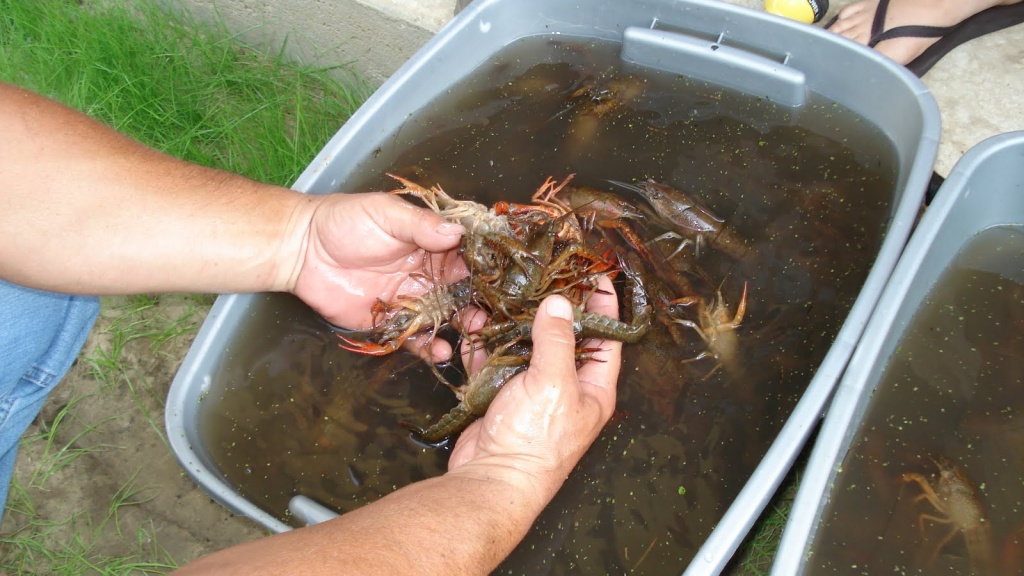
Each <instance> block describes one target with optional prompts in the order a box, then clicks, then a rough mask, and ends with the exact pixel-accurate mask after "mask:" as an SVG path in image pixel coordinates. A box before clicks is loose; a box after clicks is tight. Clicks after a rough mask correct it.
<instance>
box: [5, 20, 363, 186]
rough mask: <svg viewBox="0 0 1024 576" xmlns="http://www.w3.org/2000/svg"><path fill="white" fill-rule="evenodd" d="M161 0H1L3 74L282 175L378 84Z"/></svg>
mask: <svg viewBox="0 0 1024 576" xmlns="http://www.w3.org/2000/svg"><path fill="white" fill-rule="evenodd" d="M157 4H158V3H157V2H148V1H147V2H126V1H125V0H121V1H112V0H103V1H92V2H86V3H85V4H84V5H79V4H78V3H77V2H71V1H68V0H0V79H2V80H5V81H8V82H11V83H14V84H19V85H22V86H25V87H27V88H31V89H33V90H36V91H38V92H41V93H43V94H46V95H48V96H51V97H53V98H55V99H57V100H60V101H61V102H64V103H65V104H67V105H69V106H71V107H73V108H76V109H79V110H82V111H84V112H86V113H87V114H89V115H90V116H93V117H95V118H97V119H99V120H101V121H103V122H105V123H107V124H109V125H111V126H113V127H115V128H117V129H118V130H120V131H122V132H124V133H126V134H128V135H130V136H133V137H134V138H136V139H138V140H141V141H142V142H144V143H146V144H149V145H151V146H153V147H155V148H158V149H160V150H163V151H165V152H167V153H168V154H171V155H173V156H177V157H179V158H183V159H185V160H189V161H192V162H196V163H199V164H203V165H206V166H215V167H218V168H223V169H226V170H230V171H232V172H238V173H240V174H245V175H247V176H249V177H251V178H254V179H257V180H260V181H263V182H270V183H275V184H281V185H289V184H291V183H292V182H294V180H295V179H296V178H297V177H298V175H299V173H301V171H302V169H304V168H305V167H306V166H307V165H308V164H309V162H310V161H311V160H312V158H313V156H314V155H315V154H316V153H317V152H319V150H320V148H322V147H323V144H324V143H325V142H326V141H327V140H328V139H329V138H330V136H332V135H333V133H334V132H335V131H336V130H337V129H338V128H339V127H340V126H341V124H342V123H343V122H344V121H345V119H347V118H348V116H349V115H350V114H351V113H352V112H353V111H354V110H355V109H356V108H357V107H358V106H359V104H361V103H362V101H363V100H364V99H365V97H366V95H367V94H368V92H369V90H368V87H367V86H366V85H365V84H364V83H362V82H361V81H359V80H358V78H357V77H356V76H354V75H353V74H351V73H348V72H347V71H345V70H343V69H341V68H313V67H302V66H295V65H289V64H287V63H286V61H285V60H284V58H283V56H281V54H280V52H273V53H269V54H268V53H261V52H258V51H254V50H252V49H250V48H248V47H246V46H244V45H242V44H241V43H240V42H238V41H237V40H236V39H235V38H234V37H232V36H231V35H230V34H229V33H228V32H227V30H226V29H224V27H223V26H220V25H217V24H200V23H198V22H195V21H193V20H192V19H191V18H190V17H189V16H188V15H187V14H186V13H183V12H176V13H175V15H173V16H172V15H170V14H169V13H168V12H165V11H163V10H161V9H160V8H159V7H158V6H157Z"/></svg>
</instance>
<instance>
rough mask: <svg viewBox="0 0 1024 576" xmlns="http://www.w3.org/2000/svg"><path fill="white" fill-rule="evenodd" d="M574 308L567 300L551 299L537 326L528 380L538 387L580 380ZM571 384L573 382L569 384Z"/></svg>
mask: <svg viewBox="0 0 1024 576" xmlns="http://www.w3.org/2000/svg"><path fill="white" fill-rule="evenodd" d="M572 316H573V309H572V304H571V303H570V302H569V300H567V299H566V298H565V297H564V296H558V295H554V296H548V297H547V298H546V299H544V301H543V302H542V303H541V305H540V307H539V308H538V310H537V317H536V318H535V319H534V323H533V358H532V359H531V361H530V371H531V372H533V376H534V377H533V378H527V380H528V381H530V382H531V384H533V385H535V386H542V387H543V386H547V385H550V384H551V383H552V382H560V383H561V382H565V381H566V380H565V379H567V378H568V379H572V380H575V378H576V337H575V336H574V335H573V331H572ZM569 381H571V380H569Z"/></svg>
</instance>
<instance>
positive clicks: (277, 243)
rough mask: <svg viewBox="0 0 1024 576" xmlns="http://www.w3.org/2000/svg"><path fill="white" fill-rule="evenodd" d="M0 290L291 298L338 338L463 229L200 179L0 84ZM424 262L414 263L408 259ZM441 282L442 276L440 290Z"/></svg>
mask: <svg viewBox="0 0 1024 576" xmlns="http://www.w3.org/2000/svg"><path fill="white" fill-rule="evenodd" d="M0 230H2V231H3V241H2V242H0V278H4V279H7V280H9V281H12V282H15V283H18V284H22V285H25V286H30V287H33V288H39V289H44V290H51V291H56V292H68V293H78V294H130V293H139V292H177V291H190V292H213V293H230V292H260V291H290V292H293V293H295V294H296V295H298V296H300V297H301V298H303V299H304V300H305V301H306V302H307V303H308V304H310V305H311V306H313V307H314V308H315V309H317V311H319V312H321V313H322V314H324V316H325V317H326V318H327V319H328V320H330V321H332V322H334V323H335V324H338V325H340V326H344V327H347V328H366V327H368V326H369V324H370V319H371V318H370V309H371V306H372V305H373V303H374V301H375V300H376V299H377V298H378V297H380V298H382V299H384V300H391V299H393V298H394V297H395V295H396V294H398V293H407V294H415V293H418V292H420V293H421V292H423V291H424V290H425V289H426V287H425V286H424V282H423V281H422V279H421V278H415V277H413V278H411V277H410V276H411V275H415V274H420V273H422V272H424V271H430V270H436V272H437V273H436V277H437V278H439V279H442V280H445V279H447V280H450V279H451V278H452V277H453V276H454V275H458V274H459V273H460V272H463V273H464V268H460V267H459V266H458V262H457V261H456V260H455V259H454V254H453V251H452V249H453V248H455V247H456V246H457V245H458V242H459V237H460V235H461V232H462V228H461V227H460V226H458V225H454V224H449V223H447V222H445V221H444V219H442V218H441V217H439V216H437V215H436V214H434V213H432V212H430V211H429V210H425V209H421V208H418V207H416V206H413V205H412V204H410V203H409V202H406V201H405V200H402V199H399V198H395V197H393V196H389V195H386V194H329V195H324V196H312V195H306V194H300V193H298V192H294V191H291V190H287V189H285V188H280V187H277V186H270V185H266V184H261V183H258V182H254V181H252V180H249V179H247V178H244V177H242V176H239V175H236V174H231V173H228V172H224V171H221V170H215V169H211V168H205V167H201V166H197V165H195V164H191V163H188V162H184V161H182V160H179V159H176V158H173V157H171V156H168V155H166V154H163V153H161V152H158V151H156V150H153V149H152V148H149V147H147V146H144V145H142V144H140V143H138V142H136V141H134V140H132V139H130V138H128V137H126V136H124V135H122V134H120V133H118V132H116V131H115V130H113V129H111V128H109V127H107V126H105V125H103V124H102V123H100V122H97V121H95V120H93V119H91V118H89V117H88V116H85V115H84V114H81V113H79V112H77V111H75V110H72V109H70V108H67V107H65V106H63V105H61V104H59V103H57V102H55V101H53V100H50V99H48V98H45V97H42V96H40V95H38V94H35V93H32V92H29V91H27V90H24V89H21V88H18V87H15V86H11V85H8V84H3V83H0ZM424 251H426V254H427V257H426V260H424V259H423V258H420V259H417V258H415V256H416V255H417V254H421V253H424ZM442 277H443V278H442Z"/></svg>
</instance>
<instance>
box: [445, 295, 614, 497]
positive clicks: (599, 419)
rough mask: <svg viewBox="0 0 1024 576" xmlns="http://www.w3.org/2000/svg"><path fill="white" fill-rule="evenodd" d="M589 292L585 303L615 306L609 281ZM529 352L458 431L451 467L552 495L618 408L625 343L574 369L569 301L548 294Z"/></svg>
mask: <svg viewBox="0 0 1024 576" xmlns="http://www.w3.org/2000/svg"><path fill="white" fill-rule="evenodd" d="M600 286H601V288H602V292H605V293H601V292H598V293H595V294H594V296H593V297H592V298H591V299H590V302H589V304H588V310H589V311H590V312H596V313H599V314H604V315H606V316H610V317H612V318H617V317H618V307H617V302H616V299H615V295H614V292H613V290H612V286H611V281H610V280H608V279H607V278H604V279H602V281H601V284H600ZM533 339H534V352H533V357H532V359H531V361H530V367H529V369H528V370H526V372H524V373H522V374H519V375H517V376H516V377H514V378H513V379H511V380H510V381H509V382H508V383H507V384H506V385H505V387H504V388H503V389H502V391H501V392H500V393H499V394H498V396H497V398H495V400H494V402H493V403H492V404H491V406H490V408H488V410H487V413H486V415H485V416H484V417H483V418H481V419H480V420H478V421H476V422H474V423H473V424H472V425H471V426H470V427H469V428H467V429H466V430H465V431H464V432H463V433H462V434H461V436H460V437H459V439H458V442H457V443H456V445H455V449H454V451H453V452H452V456H451V459H450V460H449V464H448V468H449V474H466V475H471V476H476V477H483V478H488V479H496V480H501V481H507V482H510V483H513V484H515V485H517V486H521V487H523V488H525V489H527V490H537V491H538V493H543V494H545V495H546V496H547V497H548V498H550V497H551V496H552V495H553V494H554V492H555V491H557V489H558V488H559V487H560V486H561V484H562V482H563V481H564V480H565V478H566V477H567V476H568V474H569V472H570V471H571V470H572V469H573V467H574V466H575V465H576V463H577V462H578V461H579V459H580V458H581V457H582V456H583V454H584V453H585V452H586V450H587V449H588V448H589V447H590V445H591V444H592V443H593V441H594V440H595V439H596V438H597V435H598V434H599V433H600V431H601V429H602V428H603V427H604V425H605V423H607V421H608V419H609V418H610V417H611V414H612V411H613V410H614V408H615V395H616V380H617V379H618V374H619V367H620V364H621V358H622V355H621V352H622V344H621V343H620V342H614V341H609V340H600V341H594V342H591V343H588V344H587V346H588V347H595V348H599V349H600V351H599V352H597V353H595V354H594V357H593V358H592V359H591V360H590V361H588V362H586V363H585V364H583V366H581V367H580V368H579V370H577V369H576V356H575V338H574V336H573V332H572V309H571V306H570V304H569V302H568V301H567V300H566V299H564V298H562V297H560V296H552V297H549V298H547V299H546V300H544V302H543V303H542V304H541V306H540V308H539V309H538V312H537V318H536V320H535V323H534V328H533Z"/></svg>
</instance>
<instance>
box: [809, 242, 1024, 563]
mask: <svg viewBox="0 0 1024 576" xmlns="http://www.w3.org/2000/svg"><path fill="white" fill-rule="evenodd" d="M1022 271H1024V228H993V229H990V230H986V231H984V232H982V233H980V234H979V235H978V236H977V237H975V238H974V239H972V240H971V241H970V242H969V243H968V244H967V245H966V246H965V247H964V248H963V249H962V250H961V252H960V253H959V254H958V255H957V257H956V259H955V261H954V262H953V264H952V265H951V267H950V268H949V270H947V271H946V272H944V274H943V276H942V277H941V278H940V279H939V281H938V282H937V283H936V285H935V287H934V288H932V291H931V293H930V294H929V295H928V297H927V298H926V299H925V301H924V303H923V304H922V306H921V308H920V309H919V310H918V312H917V313H916V314H915V316H914V318H913V319H912V321H911V323H910V325H909V326H908V328H907V331H906V332H905V334H904V335H903V337H902V338H901V341H900V344H899V345H898V347H897V349H896V352H895V353H894V355H893V357H892V358H891V359H890V361H889V365H888V367H887V368H886V372H885V374H884V375H883V377H882V379H881V381H880V383H879V385H878V387H877V389H876V391H875V392H874V394H873V395H872V396H873V398H872V401H871V404H870V405H869V407H868V410H867V412H866V414H865V416H864V419H863V421H862V423H861V424H860V425H859V426H858V428H857V431H856V435H855V438H856V440H855V443H854V445H853V446H852V447H851V449H850V452H849V454H848V455H847V457H846V458H845V461H844V462H843V465H842V473H841V474H839V476H838V477H837V478H836V481H835V488H833V492H832V494H833V496H832V501H831V502H830V504H829V508H828V510H827V511H826V513H825V516H824V518H825V519H824V520H823V525H822V527H821V529H820V532H819V534H818V535H817V537H816V539H815V543H814V544H813V548H812V556H811V563H810V567H809V569H808V571H807V573H808V574H836V573H841V574H929V575H933V574H936V575H937V574H958V575H959V574H972V573H973V574H995V575H1008V574H1024V484H1022V481H1021V479H1022V478H1024V395H1022V394H1021V389H1022V386H1024V272H1022ZM942 456H945V457H947V458H949V459H950V460H951V461H952V462H953V463H955V464H956V465H958V466H959V467H960V468H961V469H962V471H963V478H964V479H963V480H960V481H958V482H957V485H959V486H963V487H964V488H965V490H969V491H970V493H973V495H974V497H976V500H975V501H974V502H973V503H972V504H971V505H970V506H967V507H966V508H967V509H969V510H970V511H972V512H973V517H977V518H984V522H979V523H977V524H973V523H966V522H964V521H960V522H953V523H944V522H943V520H948V519H949V518H950V513H953V514H956V510H958V509H962V507H955V506H951V505H950V504H949V502H948V501H945V500H941V499H940V504H941V505H942V510H939V509H937V508H936V506H934V505H932V504H930V503H929V502H928V501H927V500H926V499H920V498H918V496H919V495H921V494H923V493H924V489H923V488H922V487H921V485H920V483H917V482H906V481H903V475H904V474H920V475H922V476H923V477H924V478H925V479H926V480H927V481H928V483H929V484H930V485H931V486H932V487H933V488H935V489H936V490H937V491H938V487H939V481H938V472H939V469H938V467H937V466H936V463H935V462H933V459H939V458H940V457H942ZM922 515H928V516H932V517H933V519H929V518H927V517H925V516H922ZM920 518H924V520H923V522H921V521H920V520H919V519H920ZM960 528H965V529H967V530H966V533H961V532H960V531H959V529H960ZM951 534H952V536H951V537H950V539H949V540H948V541H946V542H943V539H944V538H946V537H947V536H950V535H951ZM965 536H966V537H965ZM968 541H970V542H971V544H970V545H968ZM985 548H990V549H991V550H992V554H991V556H992V558H991V561H986V560H985V556H987V555H988V554H987V553H986V552H985Z"/></svg>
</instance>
